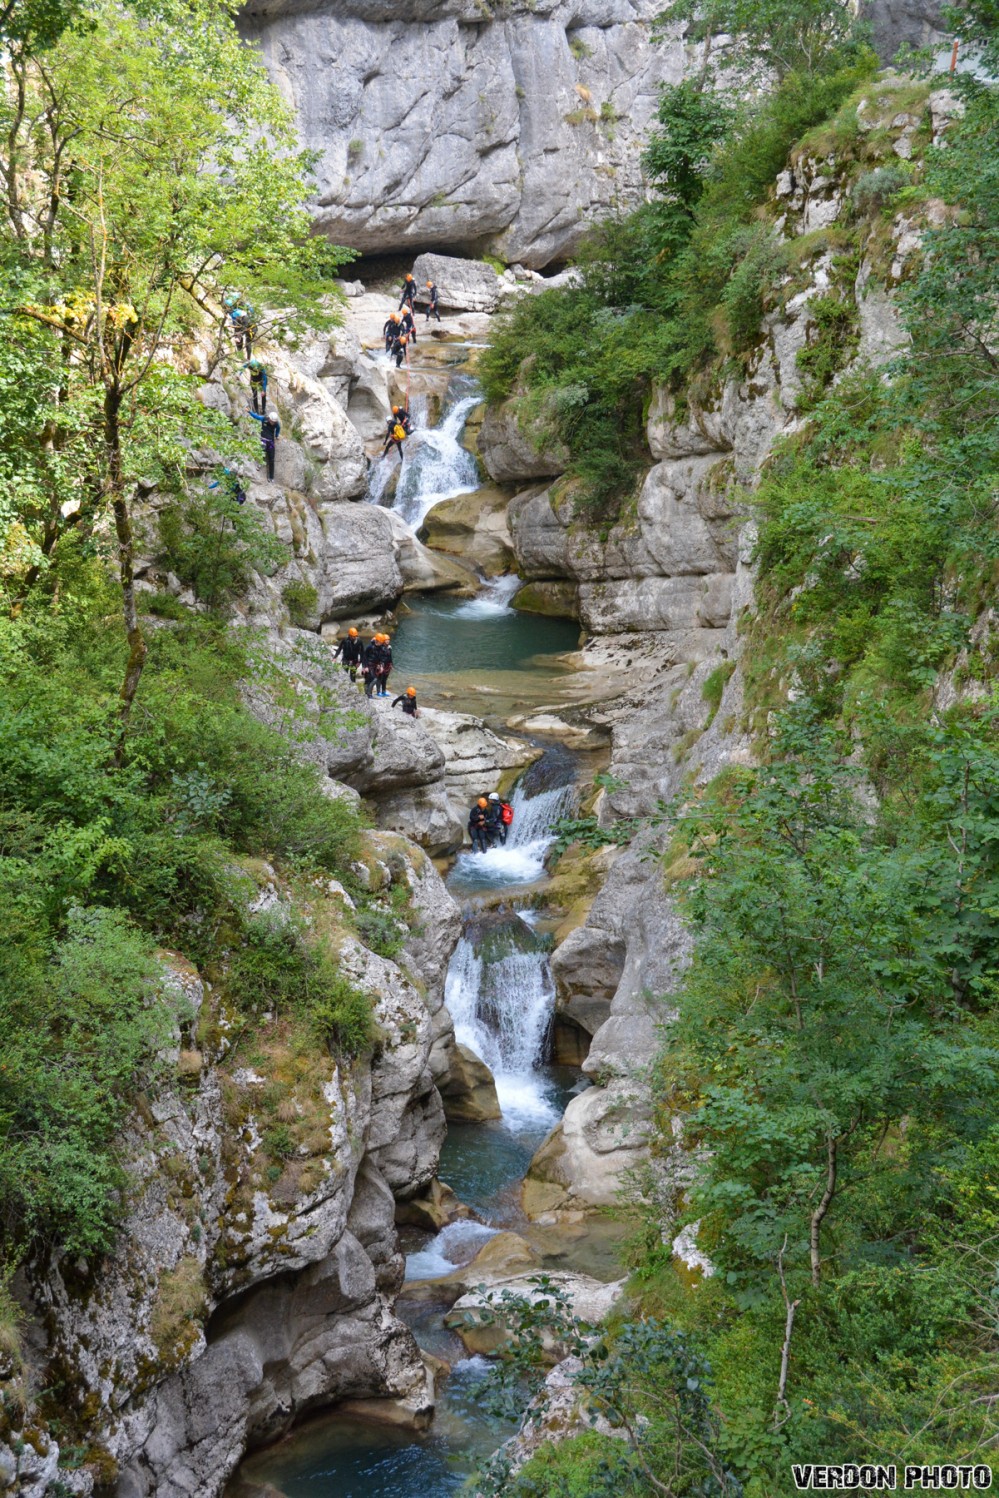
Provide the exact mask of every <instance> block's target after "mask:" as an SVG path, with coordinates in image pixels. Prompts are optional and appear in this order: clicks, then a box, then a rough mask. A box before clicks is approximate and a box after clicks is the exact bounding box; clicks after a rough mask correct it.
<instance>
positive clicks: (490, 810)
mask: <svg viewBox="0 0 999 1498" xmlns="http://www.w3.org/2000/svg"><path fill="white" fill-rule="evenodd" d="M486 836H487V837H488V839H489V846H490V847H494V846H495V845H496V843H503V842H505V841H506V837H505V832H504V827H503V817H502V814H501V808H500V798H499V796H498V795H497V793H496V792H495V791H490V792H489V795H488V796H487V797H486Z"/></svg>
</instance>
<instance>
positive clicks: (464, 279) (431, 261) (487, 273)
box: [413, 254, 502, 312]
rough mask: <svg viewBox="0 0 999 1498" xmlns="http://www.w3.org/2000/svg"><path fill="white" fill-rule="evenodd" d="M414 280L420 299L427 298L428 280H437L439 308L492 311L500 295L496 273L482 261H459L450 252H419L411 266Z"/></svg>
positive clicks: (500, 286)
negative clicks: (442, 253) (429, 253)
mask: <svg viewBox="0 0 999 1498" xmlns="http://www.w3.org/2000/svg"><path fill="white" fill-rule="evenodd" d="M413 279H414V280H415V282H416V294H417V298H418V300H420V301H425V300H426V292H425V287H426V284H427V282H428V281H434V282H436V285H437V290H438V292H439V293H440V302H441V310H442V311H445V310H446V311H451V310H454V311H456V312H495V311H496V308H497V307H498V306H499V303H500V296H501V294H502V283H501V282H500V278H499V276H498V275H497V274H496V272H495V271H494V270H493V268H492V266H491V265H487V264H486V262H485V261H484V260H458V259H456V258H455V257H454V256H453V255H426V254H425V255H418V256H417V258H416V261H415V263H414V265H413Z"/></svg>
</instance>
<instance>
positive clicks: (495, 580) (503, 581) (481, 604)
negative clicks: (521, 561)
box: [454, 573, 520, 619]
mask: <svg viewBox="0 0 999 1498" xmlns="http://www.w3.org/2000/svg"><path fill="white" fill-rule="evenodd" d="M519 587H520V578H519V577H518V576H517V575H516V573H509V574H508V575H507V576H506V577H490V578H487V579H486V581H485V582H484V583H483V584H482V587H481V589H480V590H479V592H478V593H476V595H475V597H474V598H469V599H467V600H466V602H465V603H463V604H462V605H461V607H460V608H457V609H455V611H454V617H455V618H456V619H498V618H499V617H500V615H502V614H512V613H514V612H515V610H514V609H512V608H511V607H510V600H511V598H512V597H513V595H514V594H515V593H516V591H517V589H518V588H519Z"/></svg>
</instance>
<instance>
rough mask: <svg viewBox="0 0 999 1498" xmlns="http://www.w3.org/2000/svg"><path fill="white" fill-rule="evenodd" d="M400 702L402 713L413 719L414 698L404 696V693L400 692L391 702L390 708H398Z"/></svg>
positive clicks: (414, 709)
mask: <svg viewBox="0 0 999 1498" xmlns="http://www.w3.org/2000/svg"><path fill="white" fill-rule="evenodd" d="M400 702H401V703H402V710H403V712H404V713H408V714H409V716H410V717H411V718H415V717H416V698H415V697H407V695H406V693H405V692H400V694H399V696H398V697H396V698H395V699H394V700H393V702H392V706H393V707H398V706H399V704H400Z"/></svg>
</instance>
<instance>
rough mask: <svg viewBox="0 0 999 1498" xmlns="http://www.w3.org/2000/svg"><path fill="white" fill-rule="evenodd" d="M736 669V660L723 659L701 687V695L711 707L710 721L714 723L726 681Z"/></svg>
mask: <svg viewBox="0 0 999 1498" xmlns="http://www.w3.org/2000/svg"><path fill="white" fill-rule="evenodd" d="M734 670H735V661H722V662H721V664H720V665H717V666H716V667H715V669H714V670H713V671H712V672H711V673H710V674H709V675H708V676H706V677H705V678H704V685H703V686H702V687H701V696H702V698H703V699H704V701H705V702H706V703H707V704H708V708H709V709H710V712H709V716H708V723H712V722H713V721H714V718H715V714H716V713H717V711H718V709H719V708H720V707H721V701H722V697H723V695H724V693H725V683H726V682H727V681H728V679H729V677H730V676H731V675H732V672H733V671H734ZM706 726H707V724H706V725H705V727H706Z"/></svg>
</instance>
